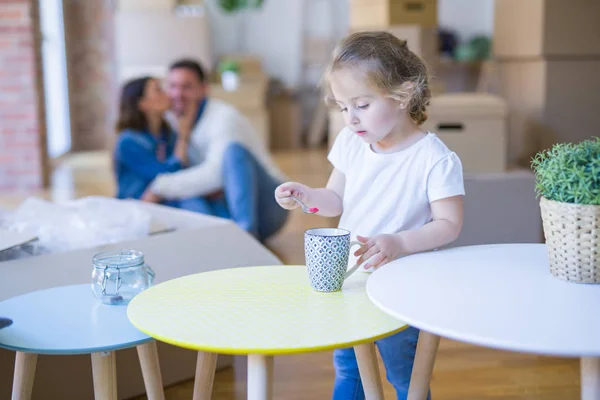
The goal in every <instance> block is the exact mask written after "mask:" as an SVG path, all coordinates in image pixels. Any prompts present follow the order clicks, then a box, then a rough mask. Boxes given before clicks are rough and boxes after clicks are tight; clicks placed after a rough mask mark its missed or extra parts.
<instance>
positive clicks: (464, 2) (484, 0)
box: [438, 0, 528, 41]
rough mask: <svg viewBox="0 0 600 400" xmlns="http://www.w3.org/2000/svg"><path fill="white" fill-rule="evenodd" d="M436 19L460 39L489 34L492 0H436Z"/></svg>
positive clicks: (491, 22) (492, 24)
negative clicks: (453, 31)
mask: <svg viewBox="0 0 600 400" xmlns="http://www.w3.org/2000/svg"><path fill="white" fill-rule="evenodd" d="M523 1H528V0H523ZM438 21H439V25H440V27H442V28H451V29H452V30H455V31H456V32H457V33H458V35H459V38H460V40H461V41H465V40H469V39H470V38H471V37H472V36H474V35H480V34H484V35H488V36H491V35H492V32H493V30H494V0H438Z"/></svg>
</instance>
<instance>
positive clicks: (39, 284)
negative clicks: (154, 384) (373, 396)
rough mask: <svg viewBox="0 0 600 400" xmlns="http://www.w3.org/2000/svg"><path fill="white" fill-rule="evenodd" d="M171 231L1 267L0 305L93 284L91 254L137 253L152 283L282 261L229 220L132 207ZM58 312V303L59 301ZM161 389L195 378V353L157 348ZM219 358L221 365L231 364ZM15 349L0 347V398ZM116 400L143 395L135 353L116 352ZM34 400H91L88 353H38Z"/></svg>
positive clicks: (9, 380)
mask: <svg viewBox="0 0 600 400" xmlns="http://www.w3.org/2000/svg"><path fill="white" fill-rule="evenodd" d="M136 203H138V204H139V206H140V207H144V209H146V210H148V211H149V212H150V213H151V214H152V216H153V217H156V218H157V219H158V220H160V221H163V223H164V224H166V225H168V226H173V227H175V228H176V230H175V231H173V232H169V233H164V234H158V235H155V236H149V237H146V238H143V239H139V240H134V241H129V242H123V243H119V244H115V245H108V246H101V247H96V248H89V249H81V250H76V251H71V252H66V253H60V254H50V255H43V256H36V257H30V258H25V259H19V260H13V261H5V262H1V263H0V301H1V300H4V299H7V298H9V297H13V296H17V295H20V294H24V293H28V292H31V291H35V290H41V289H46V288H50V287H55V286H61V285H72V284H82V283H89V282H91V273H92V264H91V260H92V257H93V255H94V254H96V253H99V252H101V251H106V250H116V249H122V248H126V249H136V250H139V251H141V252H142V253H144V256H145V259H146V261H147V262H148V264H150V266H151V267H152V268H153V269H154V271H155V272H156V280H155V283H160V282H164V281H167V280H170V279H173V278H177V277H181V276H184V275H189V274H194V273H198V272H203V271H210V270H214V269H222V268H233V267H240V266H249V265H280V264H281V261H280V260H278V259H277V257H275V255H274V254H273V253H271V252H270V251H269V250H267V249H266V248H265V247H263V246H262V245H261V244H260V243H259V242H257V241H256V240H255V239H254V238H252V237H251V236H250V235H248V234H247V233H246V232H244V231H242V230H241V229H240V228H238V227H237V226H236V225H235V224H234V223H233V222H231V221H229V220H224V219H220V218H215V217H210V216H205V215H201V214H197V213H192V212H187V211H182V210H177V209H174V208H168V207H164V206H160V205H155V204H149V203H141V202H136ZM56 306H57V307H60V304H59V303H57V305H56ZM158 350H159V357H160V363H161V372H162V377H163V383H164V385H165V386H168V385H172V384H174V383H177V382H181V381H184V380H188V379H192V378H193V377H194V373H195V365H196V356H197V352H195V351H191V350H185V349H181V348H176V347H174V346H170V345H167V344H164V343H158ZM231 364H232V358H231V357H230V356H225V357H221V356H220V357H219V363H218V366H219V368H223V367H226V366H230V365H231ZM13 370H14V352H12V351H8V350H3V349H0V399H8V398H10V393H11V388H12V376H13ZM117 382H118V386H119V399H126V398H131V397H134V396H138V395H140V394H143V393H144V392H145V389H144V385H143V381H142V375H141V371H140V366H139V359H138V356H137V352H136V350H135V348H133V349H126V350H119V351H118V352H117ZM32 399H33V400H36V399H40V400H42V399H78V400H79V399H93V383H92V373H91V364H90V357H89V355H79V356H40V357H39V358H38V364H37V368H36V375H35V383H34V385H33V396H32Z"/></svg>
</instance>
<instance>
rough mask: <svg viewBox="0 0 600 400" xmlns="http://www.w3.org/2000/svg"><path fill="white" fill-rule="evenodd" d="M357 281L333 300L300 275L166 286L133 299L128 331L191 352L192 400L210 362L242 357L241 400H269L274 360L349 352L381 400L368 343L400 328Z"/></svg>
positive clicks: (199, 393)
mask: <svg viewBox="0 0 600 400" xmlns="http://www.w3.org/2000/svg"><path fill="white" fill-rule="evenodd" d="M367 277H368V274H366V273H360V272H359V273H356V274H354V275H353V276H352V277H350V278H349V279H347V280H346V282H345V283H344V287H343V288H342V290H341V291H339V292H333V293H322V292H316V291H314V290H313V289H312V288H311V287H310V283H309V281H308V275H307V272H306V267H304V266H272V267H246V268H233V269H224V270H217V271H211V272H205V273H200V274H196V275H190V276H186V277H182V278H178V279H173V280H171V281H167V282H164V283H161V284H159V285H157V286H154V287H152V288H150V289H148V290H145V291H143V292H142V293H140V294H139V295H137V296H136V297H135V298H134V299H133V300H132V301H131V303H130V304H129V306H128V310H127V314H128V316H129V319H130V321H131V323H132V324H133V325H134V326H135V327H136V328H138V329H139V330H141V331H142V332H144V333H146V334H148V335H149V336H152V337H154V338H155V339H157V340H160V341H163V342H166V343H170V344H172V345H175V346H179V347H184V348H188V349H193V350H198V351H199V354H198V363H197V369H196V382H195V386H194V399H204V398H206V399H208V398H210V394H211V392H212V381H213V378H214V370H215V365H216V355H217V354H218V353H222V354H238V355H246V354H247V355H248V398H249V399H270V398H271V393H272V371H273V356H274V355H277V354H294V353H305V352H312V351H320V350H330V349H336V348H344V347H351V346H354V348H355V351H356V356H357V360H358V364H359V369H360V373H361V378H362V380H363V386H364V388H365V394H366V395H367V398H368V399H380V398H381V399H383V394H382V393H383V391H382V388H381V381H380V379H379V371H378V368H377V359H376V356H375V346H374V341H375V340H378V339H381V338H384V337H387V336H390V335H392V334H394V333H396V332H399V331H401V330H402V329H404V328H406V324H404V323H403V322H400V321H398V320H397V319H396V318H393V317H390V316H388V315H387V314H385V313H384V312H382V311H380V310H379V309H378V308H377V307H375V306H374V305H373V304H372V303H371V301H370V300H369V298H368V297H367V294H366V291H365V284H366V280H367Z"/></svg>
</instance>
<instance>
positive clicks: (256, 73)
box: [210, 55, 270, 147]
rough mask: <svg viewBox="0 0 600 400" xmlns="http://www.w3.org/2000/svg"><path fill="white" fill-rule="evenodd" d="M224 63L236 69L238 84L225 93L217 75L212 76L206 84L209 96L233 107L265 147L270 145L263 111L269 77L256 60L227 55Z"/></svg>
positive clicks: (268, 131) (265, 109)
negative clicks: (233, 65)
mask: <svg viewBox="0 0 600 400" xmlns="http://www.w3.org/2000/svg"><path fill="white" fill-rule="evenodd" d="M224 58H226V59H228V60H232V61H235V62H236V63H237V64H238V65H239V66H240V72H239V75H240V80H239V85H238V86H237V88H236V89H235V90H231V91H229V90H226V89H225V88H224V87H223V85H222V84H221V82H220V79H219V76H218V75H214V76H213V80H212V82H211V84H210V96H211V97H213V98H217V99H221V100H223V101H225V102H227V103H229V104H231V105H232V106H234V107H235V108H237V109H238V110H239V111H240V112H241V113H242V114H244V116H245V117H246V118H248V120H249V121H250V123H251V124H252V126H253V127H254V129H255V130H256V133H257V134H258V135H259V137H260V138H261V139H262V140H263V143H264V144H265V146H267V147H268V146H269V142H270V128H269V127H270V123H269V112H268V109H267V91H268V87H269V77H268V76H267V74H266V73H265V72H264V70H263V67H262V62H261V60H260V58H258V57H252V56H240V55H228V56H224Z"/></svg>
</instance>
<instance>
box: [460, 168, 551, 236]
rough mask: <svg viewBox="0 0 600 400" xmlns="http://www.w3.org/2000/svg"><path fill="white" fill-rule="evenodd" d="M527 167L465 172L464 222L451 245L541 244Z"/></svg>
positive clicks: (532, 180) (532, 182)
mask: <svg viewBox="0 0 600 400" xmlns="http://www.w3.org/2000/svg"><path fill="white" fill-rule="evenodd" d="M534 188H535V176H534V175H533V173H532V172H531V171H530V170H526V169H513V170H509V171H507V172H502V173H494V174H465V193H466V195H465V199H464V225H463V229H462V232H461V234H460V236H459V237H458V239H457V240H456V241H455V242H454V243H452V246H469V245H478V244H491V243H541V242H543V240H544V238H543V230H542V219H541V215H540V207H539V200H538V199H537V198H536V195H535V191H534Z"/></svg>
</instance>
